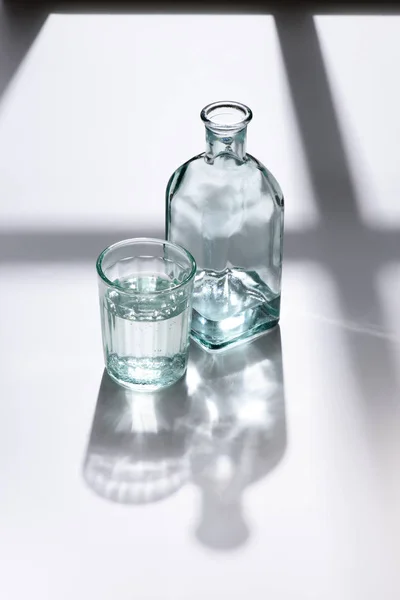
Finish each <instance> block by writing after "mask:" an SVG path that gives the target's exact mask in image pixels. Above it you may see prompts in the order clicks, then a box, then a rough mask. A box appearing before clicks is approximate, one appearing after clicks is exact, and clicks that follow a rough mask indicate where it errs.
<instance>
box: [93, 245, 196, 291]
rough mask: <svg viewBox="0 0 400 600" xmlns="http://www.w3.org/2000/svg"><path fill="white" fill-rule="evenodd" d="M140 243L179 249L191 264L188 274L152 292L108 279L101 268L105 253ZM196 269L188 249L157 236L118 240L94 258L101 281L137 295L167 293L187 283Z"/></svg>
mask: <svg viewBox="0 0 400 600" xmlns="http://www.w3.org/2000/svg"><path fill="white" fill-rule="evenodd" d="M140 243H141V244H143V243H146V244H154V245H156V244H163V245H164V246H169V247H170V248H173V249H174V250H179V251H180V252H182V254H184V256H185V257H186V258H187V259H188V260H189V263H190V266H191V269H190V273H189V275H187V276H186V277H185V279H184V280H183V281H180V282H179V283H177V284H175V285H173V286H172V287H170V288H168V289H166V290H157V291H153V292H142V291H139V290H129V289H126V288H124V287H123V286H122V285H118V283H115V282H114V281H111V279H108V277H107V276H106V274H105V273H104V271H103V268H102V263H103V260H104V258H105V257H106V255H107V254H109V253H110V252H112V251H113V250H116V249H118V248H121V247H122V246H129V245H135V244H140ZM196 269H197V265H196V261H195V259H194V257H193V256H192V254H191V253H190V252H189V250H186V248H184V247H183V246H180V245H179V244H175V243H174V242H168V241H167V240H161V239H158V238H148V237H140V238H129V239H126V240H120V241H119V242H115V243H114V244H111V245H110V246H107V248H104V250H103V251H102V252H101V253H100V254H99V256H98V258H97V260H96V270H97V274H98V275H99V277H100V279H102V281H104V283H106V284H107V285H108V286H109V287H112V288H115V289H117V290H119V291H121V292H124V293H125V294H130V295H137V296H157V295H160V294H169V293H171V292H172V291H174V290H177V289H179V288H181V287H183V286H185V285H187V284H188V283H189V282H190V281H191V280H192V279H193V277H194V276H195V274H196Z"/></svg>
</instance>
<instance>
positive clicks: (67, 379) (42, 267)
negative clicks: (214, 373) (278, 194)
mask: <svg viewBox="0 0 400 600" xmlns="http://www.w3.org/2000/svg"><path fill="white" fill-rule="evenodd" d="M316 23H317V31H318V33H319V35H320V40H321V43H322V47H323V49H324V52H325V53H326V59H327V63H326V64H327V72H328V75H329V78H330V81H331V85H332V93H333V96H334V102H335V107H336V109H337V113H338V118H339V125H340V126H341V129H342V133H343V135H344V142H345V148H346V150H347V151H348V152H349V156H350V174H351V177H352V179H353V181H354V182H355V187H356V192H357V194H358V198H359V199H360V204H359V206H358V209H359V211H360V213H361V216H360V218H359V221H357V222H354V221H352V220H348V219H347V215H346V213H343V214H342V215H341V216H339V217H338V219H337V221H335V223H334V224H333V226H332V227H334V229H333V230H332V228H329V227H328V233H329V232H330V233H329V235H332V234H334V235H335V239H336V240H337V242H336V244H337V245H336V248H335V253H334V254H335V257H336V258H337V263H335V265H334V266H336V267H337V268H336V270H335V269H334V268H331V267H332V251H331V247H330V246H329V243H328V245H327V246H325V245H324V237H325V234H324V230H321V232H320V233H318V232H319V229H318V227H319V223H320V221H321V215H320V213H319V208H318V198H315V197H314V196H313V193H312V191H311V183H310V181H311V176H310V174H309V173H308V171H307V161H306V158H305V154H304V153H303V150H302V148H303V145H302V144H303V143H304V142H303V143H302V142H301V141H300V138H299V134H298V128H297V126H296V121H295V116H294V111H293V108H292V104H291V100H290V95H289V92H288V86H287V84H286V76H285V74H284V68H283V62H282V59H281V57H280V51H279V44H278V41H277V35H276V32H275V28H274V23H273V20H272V18H270V17H243V16H240V17H199V16H186V17H179V16H169V17H158V16H140V17H132V16H131V17H129V18H127V17H106V16H103V17H83V16H79V17H74V16H68V17H66V16H65V17H64V16H56V17H55V16H53V17H51V18H50V19H49V20H48V21H47V22H46V24H45V27H44V28H43V30H42V31H41V32H40V33H39V35H38V38H37V40H36V43H35V45H34V47H33V48H32V50H31V51H30V52H29V54H28V56H27V58H26V61H25V62H24V64H23V65H22V66H21V68H20V70H19V72H18V73H17V75H16V77H15V80H14V82H13V84H12V85H11V86H10V88H9V90H8V92H7V94H6V96H5V97H4V98H3V99H2V105H1V107H0V169H1V176H0V197H1V199H2V200H1V228H2V230H3V231H7V230H8V229H9V228H10V227H11V228H12V230H15V231H18V230H19V228H20V229H21V230H22V232H24V231H26V230H29V231H35V230H38V231H42V230H46V229H48V230H51V229H52V228H55V229H56V230H62V229H64V228H65V229H66V230H68V231H71V230H75V229H82V230H84V231H90V230H91V229H93V230H95V229H96V228H102V229H104V228H107V227H109V228H111V230H112V228H113V227H115V228H119V227H125V228H127V223H128V224H129V223H135V226H136V227H137V226H138V224H139V225H140V226H141V227H143V230H146V229H147V228H152V227H154V226H157V227H160V228H161V227H162V223H163V209H164V200H163V192H164V187H165V182H166V180H167V178H168V176H169V175H170V173H171V172H172V170H173V169H174V168H175V167H176V166H177V164H179V163H180V162H181V161H182V160H184V159H185V158H187V157H188V156H190V155H191V154H194V153H197V152H198V151H201V150H202V141H203V133H202V126H201V124H200V122H199V119H198V112H199V110H200V108H201V107H202V106H203V105H204V104H205V103H207V102H208V101H211V100H215V99H219V98H223V97H233V98H237V99H239V100H242V101H244V102H247V103H248V104H249V105H250V106H251V107H252V108H253V109H254V113H255V118H254V122H253V124H252V125H251V127H250V129H249V150H250V151H251V152H252V153H253V154H254V155H255V156H257V157H259V158H260V159H262V160H263V161H264V162H265V163H266V164H267V165H268V166H269V167H270V168H271V170H272V171H273V172H274V174H275V175H276V176H277V178H278V180H279V181H281V183H282V186H283V188H284V191H285V194H286V198H287V201H286V207H287V229H286V235H287V242H288V247H289V250H290V249H291V250H290V252H289V255H288V256H287V257H286V262H285V272H284V288H283V310H282V321H281V323H282V324H281V333H282V360H283V369H284V376H285V378H284V391H283V394H281V396H280V402H281V404H282V402H283V401H284V408H285V421H284V424H285V427H286V433H287V447H286V450H285V453H284V455H283V457H282V459H281V460H280V461H279V462H278V464H277V465H276V466H275V467H274V468H271V469H270V470H269V472H266V473H265V474H264V475H262V476H261V477H260V478H259V479H258V481H255V482H254V483H253V484H251V485H247V484H248V478H249V477H250V474H251V472H252V470H254V469H255V468H256V467H257V465H258V464H260V465H261V467H263V466H265V465H268V461H269V457H268V444H267V445H266V446H265V448H261V450H263V452H264V455H263V458H262V459H260V458H259V457H257V456H256V455H255V454H254V452H253V450H254V449H253V448H252V446H251V443H250V445H249V446H248V447H247V446H246V445H244V447H242V450H241V452H242V454H240V456H239V459H238V460H239V463H240V466H241V469H242V471H241V473H239V475H238V476H237V477H238V486H239V491H238V492H237V493H238V495H239V497H240V496H242V504H243V507H244V519H245V521H246V523H247V527H248V530H249V537H248V539H247V542H246V543H245V544H242V545H237V547H235V548H230V549H226V550H219V551H217V550H213V549H212V548H210V547H209V546H207V545H206V544H205V543H202V542H201V541H200V540H199V539H198V537H196V529H197V527H198V524H199V521H200V518H201V517H200V515H201V504H200V496H201V493H200V488H201V485H200V483H199V481H200V480H195V481H193V482H190V477H189V482H188V483H187V484H186V485H183V486H182V488H181V489H180V490H179V491H178V492H177V493H176V494H174V495H171V496H169V497H168V498H167V499H165V500H163V501H160V502H157V503H149V504H144V505H138V506H135V505H122V504H118V503H112V502H109V501H106V500H104V499H102V498H101V497H100V496H98V495H96V494H95V493H94V492H93V490H91V489H90V488H89V486H88V485H87V483H85V481H84V479H83V476H82V465H83V463H84V461H85V457H86V448H87V443H88V439H89V434H90V431H91V428H92V420H93V415H94V412H95V408H96V401H97V396H98V392H99V386H100V381H101V377H102V371H103V366H102V355H101V340H100V323H99V315H98V306H97V287H96V279H95V274H94V265H93V261H90V262H89V261H85V260H78V259H77V260H76V261H75V262H66V261H64V262H63V261H62V260H60V259H58V260H57V261H56V262H52V260H51V259H52V256H51V255H50V256H48V257H46V262H45V263H35V262H29V260H28V258H29V257H27V260H26V262H24V261H23V260H21V258H19V260H17V261H13V260H12V258H10V259H9V261H8V262H3V263H2V264H1V266H0V281H1V289H2V293H1V295H0V314H1V315H2V319H1V320H2V326H1V336H0V353H1V356H2V363H1V382H2V384H1V388H2V393H1V402H0V531H1V536H0V572H1V577H0V597H1V598H4V599H5V600H22V599H25V598H27V597H30V598H35V599H36V598H37V599H40V600H50V599H51V600H64V599H65V600H67V599H68V600H69V599H70V598H76V599H77V600H80V599H82V600H83V599H86V598H89V599H92V598H93V599H96V600H110V599H111V598H113V599H115V600H132V599H135V600H136V599H138V600H139V599H140V600H145V599H152V600H154V599H157V600H158V599H160V598H171V599H174V600H178V599H179V600H181V599H182V600H187V599H189V598H190V599H193V600H203V599H204V598H209V599H210V600H219V599H220V598H229V599H231V600H236V599H238V600H239V599H242V598H243V597H249V598H252V600H265V599H266V598H273V599H274V600H292V599H293V598H296V600H314V599H315V600H317V599H318V600H320V599H321V598H323V599H324V600H337V599H338V598H340V599H341V600H378V599H379V600H380V599H382V598H384V599H385V600H397V599H398V598H399V597H400V572H399V569H398V565H399V561H400V543H399V539H400V509H399V506H400V484H399V472H400V469H399V467H400V453H399V451H400V442H399V440H400V421H399V406H398V404H399V381H398V378H399V375H398V373H399V365H400V317H399V310H398V298H399V294H400V265H399V262H400V248H399V246H400V234H399V235H398V236H397V237H396V238H394V239H395V240H396V241H395V243H393V242H390V243H389V242H386V237H385V236H386V229H385V228H386V226H387V227H388V229H391V230H392V232H391V233H392V234H393V230H394V232H395V233H396V229H395V228H396V224H397V222H398V206H397V197H396V194H397V192H396V190H398V186H399V179H398V175H397V173H396V169H395V168H394V165H395V161H396V157H397V155H398V152H397V139H398V136H397V135H396V134H395V132H396V128H397V130H398V128H399V121H398V116H397V110H396V103H395V101H394V100H393V98H395V97H396V94H397V96H398V93H399V92H398V83H397V81H396V80H395V77H394V75H393V73H394V71H391V70H390V68H389V67H388V66H387V60H389V59H390V60H392V58H393V56H394V55H395V54H396V53H397V54H398V53H399V47H400V46H399V43H398V40H399V39H400V35H399V34H400V20H398V19H391V20H385V19H379V18H375V19H372V20H370V21H368V22H367V21H365V20H363V19H360V18H351V19H350V18H348V17H342V18H328V17H323V18H318V19H317V20H316ZM371 28H372V31H373V32H374V39H373V43H372V42H371ZM221 31H224V32H226V35H221ZM205 32H207V34H206V37H205ZM228 34H229V35H228ZM391 36H392V37H391ZM239 40H240V43H239ZM233 42H234V43H233ZM227 44H228V45H229V52H227V51H226V48H227ZM356 50H357V52H356ZM391 57H392V58H391ZM393 60H394V59H393ZM367 64H368V76H369V81H370V85H369V88H368V94H369V96H368V98H369V100H368V102H366V103H363V102H362V100H363V97H364V96H365V94H364V91H362V90H364V87H363V86H364V85H365V81H366V74H367V70H366V69H367V67H366V66H365V65H367ZM394 64H397V63H396V61H395V62H394ZM386 69H387V71H386ZM391 73H392V77H390V74H391ZM372 82H380V84H381V86H383V85H384V86H385V92H384V93H383V92H382V91H381V92H379V86H378V83H377V84H376V85H372ZM382 82H383V83H382ZM387 98H389V99H390V103H389V105H388V103H387V101H386V100H387ZM392 100H393V104H392ZM372 105H374V107H375V108H374V113H375V114H377V113H378V112H379V119H380V124H381V127H379V128H377V125H376V123H377V122H376V121H374V120H369V119H368V118H367V113H368V110H369V109H368V106H372ZM375 109H376V110H375ZM349 115H350V116H349ZM349 119H350V121H351V124H352V126H351V127H349V128H347V124H348V122H349ZM382 128H384V129H385V131H386V134H385V135H386V136H387V137H386V138H385V140H384V142H385V145H386V147H385V150H384V151H383V150H382V149H380V148H381V147H382V137H381V131H382ZM360 131H361V132H362V133H363V138H362V142H361V145H362V156H358V155H357V154H355V152H354V147H356V146H355V145H353V146H352V143H353V142H354V144H356V142H355V141H354V140H355V138H357V132H360ZM382 135H383V134H382ZM324 143H326V140H321V144H322V146H321V148H322V147H323V144H324ZM357 144H358V145H359V144H360V142H359V141H357ZM388 145H389V148H388V147H387V146H388ZM365 161H370V163H368V164H369V166H371V167H372V166H373V164H375V169H372V168H371V169H370V168H369V166H368V168H367V171H368V175H369V176H370V179H369V181H370V182H371V186H373V190H374V191H373V194H372V193H371V194H367V193H365V183H363V180H362V177H361V176H362V175H363V174H364V173H365V169H366V167H365V164H366V162H365ZM328 168H330V169H331V170H332V171H331V175H332V174H333V176H340V173H339V174H337V173H335V165H330V166H329V167H328ZM328 175H329V174H328ZM328 179H329V177H328ZM382 182H385V185H383V186H381V183H382ZM340 202H341V203H342V205H343V204H345V202H346V199H343V198H341V199H340ZM375 216H376V219H375ZM363 220H364V221H368V225H369V227H370V228H371V230H372V231H374V228H375V226H376V228H377V229H378V230H379V231H380V236H381V237H379V238H377V245H376V246H373V247H372V248H370V247H369V246H368V243H369V241H368V240H369V239H370V238H367V240H366V241H365V239H364V237H363V234H362V232H361V229H360V228H362V221H363ZM360 223H361V225H360ZM128 226H129V225H128ZM325 226H326V223H325ZM335 228H336V229H335ZM313 231H314V232H316V233H315V237H314V238H313V237H312V236H313V235H314V234H313ZM293 234H296V235H297V237H293ZM303 234H304V236H305V238H307V239H313V240H315V246H314V247H313V256H312V259H311V258H310V256H307V257H302V255H301V251H302V248H303V246H301V244H300V241H299V247H298V248H297V246H296V245H295V246H294V247H293V243H294V242H293V240H301V239H303V238H302V237H301V236H302V235H303ZM342 236H343V237H342ZM329 239H331V238H329ZM390 239H391V240H393V237H392V238H390ZM328 241H329V240H328ZM364 243H367V246H364V245H362V244H364ZM291 244H292V245H291ZM389 246H390V247H389ZM365 248H366V250H365ZM368 249H370V252H368ZM297 250H298V251H297ZM380 250H382V254H381V253H380ZM389 250H390V252H389ZM396 252H397V254H396ZM347 254H348V256H349V263H350V267H349V268H348V267H347V266H346V265H347V262H346V260H345V259H346V257H347ZM19 256H20V254H19ZM351 260H353V261H354V260H355V263H354V265H353V263H351ZM330 261H331V262H330ZM366 279H368V281H366ZM344 285H346V288H345V287H343V286H344ZM364 290H370V292H369V293H368V294H367V297H364V295H363V294H364ZM369 294H371V296H369ZM349 298H350V300H351V299H352V298H354V302H353V304H351V305H350V304H349ZM346 299H347V300H346ZM243 352H245V351H243ZM246 352H248V350H246ZM265 361H266V362H265ZM265 361H264V362H261V363H260V366H259V367H257V366H256V367H254V368H253V367H252V368H251V369H253V370H251V369H250V370H249V371H248V372H247V376H245V374H246V372H244V375H243V381H242V380H241V379H240V377H241V376H239V381H238V385H239V384H241V383H242V384H243V385H242V388H241V389H240V385H239V387H235V386H236V383H237V380H235V381H236V383H232V386H233V388H231V391H232V389H233V390H234V391H235V393H236V394H237V396H238V397H239V398H240V395H242V397H243V402H244V403H245V402H246V401H248V400H249V397H250V398H251V399H252V398H253V397H257V398H258V397H259V396H260V394H261V392H262V390H263V389H264V388H263V386H265V389H266V390H268V389H269V388H268V385H269V384H270V380H269V378H268V376H267V375H263V373H264V371H263V368H262V367H263V365H265V364H266V365H268V355H267V356H266V358H265ZM265 373H268V371H265ZM263 376H265V381H264V382H263V381H262V377H263ZM260 377H261V380H260ZM232 381H233V380H232ZM188 384H189V389H190V390H192V391H193V390H196V389H197V388H198V386H199V384H201V380H200V381H199V378H198V377H197V379H196V373H195V369H193V368H192V369H191V370H190V371H189V380H188ZM221 385H222V384H221ZM226 386H227V387H224V385H222V389H223V390H224V393H225V394H226V399H227V400H226V401H227V402H228V404H229V401H230V400H231V397H230V393H231V392H230V391H229V390H230V388H229V382H228V383H227V384H226ZM254 386H256V389H255V388H254ZM190 393H192V392H190ZM193 393H194V392H193ZM257 394H258V396H257ZM203 399H204V400H205V401H206V400H207V397H206V395H205V396H204V398H203ZM221 406H222V407H223V406H224V403H222V405H221ZM215 416H216V415H214V417H215ZM248 417H249V416H248ZM113 426H115V423H113ZM110 427H111V425H110ZM256 430H257V422H256V424H255V425H254V423H253V425H251V424H250V425H249V429H248V432H247V433H248V436H249V439H250V442H251V440H252V439H253V437H252V436H253V434H254V431H256ZM217 446H218V444H217ZM89 450H90V448H89ZM130 458H131V460H135V457H130ZM220 459H221V460H220V461H219V462H218V461H217V466H218V465H220V469H222V471H221V473H222V475H223V476H225V477H226V478H228V479H227V481H229V477H230V476H231V475H232V468H234V467H232V464H230V463H229V461H228V459H227V458H226V456H225V455H224V454H223V455H222V456H221V457H220ZM257 461H259V462H257ZM221 465H222V466H221ZM246 469H247V471H246ZM266 471H268V469H267V468H266ZM250 479H251V478H250Z"/></svg>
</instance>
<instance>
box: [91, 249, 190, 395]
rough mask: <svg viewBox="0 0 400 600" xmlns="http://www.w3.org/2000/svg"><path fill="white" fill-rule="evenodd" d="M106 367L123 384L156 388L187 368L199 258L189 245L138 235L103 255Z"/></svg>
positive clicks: (101, 289)
mask: <svg viewBox="0 0 400 600" xmlns="http://www.w3.org/2000/svg"><path fill="white" fill-rule="evenodd" d="M96 266H97V272H98V275H99V294H100V311H101V325H102V335H103V349H104V360H105V365H106V369H107V371H108V373H109V375H110V377H112V378H113V379H114V380H115V381H116V382H117V383H119V384H121V385H123V386H125V387H129V388H132V389H135V390H141V391H153V390H157V389H159V388H162V387H165V386H168V385H171V384H173V383H175V382H176V381H177V380H178V379H180V378H181V377H182V376H183V375H184V374H185V372H186V367H187V360H188V349H189V332H190V327H191V312H192V293H193V281H194V276H195V273H196V263H195V260H194V258H193V257H192V255H191V254H190V253H189V252H187V251H186V250H185V249H184V248H181V247H180V246H177V245H175V244H173V243H170V242H167V241H165V240H157V239H150V238H137V239H131V240H124V241H121V242H118V243H116V244H113V245H112V246H110V247H109V248H106V249H105V250H104V251H103V252H102V253H101V254H100V256H99V258H98V259H97V265H96Z"/></svg>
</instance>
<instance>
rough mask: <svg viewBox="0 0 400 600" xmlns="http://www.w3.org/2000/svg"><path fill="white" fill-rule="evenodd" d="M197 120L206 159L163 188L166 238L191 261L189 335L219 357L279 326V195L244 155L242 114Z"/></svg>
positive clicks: (211, 112)
mask: <svg viewBox="0 0 400 600" xmlns="http://www.w3.org/2000/svg"><path fill="white" fill-rule="evenodd" d="M201 118H202V120H203V122H204V124H205V127H206V151H205V152H204V153H202V154H199V155H198V156H195V157H194V158H192V159H191V160H189V161H188V162H186V163H184V164H183V165H182V166H181V167H179V168H178V169H177V170H176V171H175V173H174V174H173V175H172V177H171V179H170V180H169V183H168V186H167V192H166V202H167V206H166V236H167V239H168V240H170V241H173V242H175V243H177V244H180V245H181V246H183V247H184V248H187V249H188V250H189V251H190V252H191V253H192V255H193V256H194V257H195V260H196V262H197V273H196V278H195V288H194V297H193V318H192V330H191V334H192V337H193V338H194V339H195V340H196V341H198V342H199V343H200V344H201V345H203V346H205V347H206V348H208V349H211V350H217V349H220V348H223V347H225V346H227V345H230V344H232V343H234V342H238V341H240V340H244V339H247V338H253V337H255V336H258V335H259V334H260V333H262V332H264V331H266V330H267V329H270V328H271V327H273V326H275V325H276V324H277V323H278V321H279V311H280V297H281V271H282V241H283V195H282V192H281V189H280V187H279V185H278V183H277V181H276V180H275V178H274V177H273V175H272V174H271V173H270V172H269V171H268V170H267V169H266V168H265V167H264V166H263V165H262V164H261V163H260V162H259V161H258V160H257V159H255V158H254V157H253V156H251V155H250V154H247V153H246V130H247V125H248V124H249V122H250V120H251V118H252V112H251V110H250V109H249V108H248V107H247V106H245V105H243V104H239V103H238V102H215V103H213V104H209V105H208V106H206V107H205V108H204V109H203V110H202V111H201Z"/></svg>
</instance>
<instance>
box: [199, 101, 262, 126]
mask: <svg viewBox="0 0 400 600" xmlns="http://www.w3.org/2000/svg"><path fill="white" fill-rule="evenodd" d="M200 116H201V118H202V120H203V121H204V124H205V126H206V127H207V128H208V129H211V130H213V131H232V130H236V131H238V130H240V129H243V128H244V127H246V126H247V125H248V123H249V122H250V121H251V119H252V117H253V114H252V112H251V110H250V108H249V107H248V106H246V105H245V104H240V103H239V102H213V103H212V104H208V106H206V107H205V108H203V110H202V111H201V114H200Z"/></svg>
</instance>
